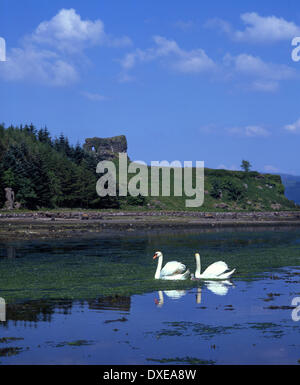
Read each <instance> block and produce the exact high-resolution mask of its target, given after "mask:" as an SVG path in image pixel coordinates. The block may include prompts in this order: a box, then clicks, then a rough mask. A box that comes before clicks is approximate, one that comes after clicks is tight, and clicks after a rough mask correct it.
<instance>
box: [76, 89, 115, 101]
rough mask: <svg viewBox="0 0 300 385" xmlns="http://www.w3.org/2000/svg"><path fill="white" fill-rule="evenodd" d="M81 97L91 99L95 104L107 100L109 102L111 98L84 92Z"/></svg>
mask: <svg viewBox="0 0 300 385" xmlns="http://www.w3.org/2000/svg"><path fill="white" fill-rule="evenodd" d="M81 95H82V96H84V97H85V98H86V99H89V100H91V101H93V102H103V101H105V100H109V98H108V97H107V96H103V95H101V94H98V93H92V92H86V91H83V92H82V93H81Z"/></svg>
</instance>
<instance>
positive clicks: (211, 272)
mask: <svg viewBox="0 0 300 385" xmlns="http://www.w3.org/2000/svg"><path fill="white" fill-rule="evenodd" d="M195 258H196V266H197V267H196V271H195V278H198V279H219V280H224V279H228V278H229V277H230V276H231V275H232V274H233V273H234V272H235V269H233V270H231V271H229V272H227V270H228V266H227V264H226V263H225V262H223V261H218V262H214V263H212V264H211V265H210V266H208V267H207V268H206V269H205V270H204V272H203V273H202V274H201V262H200V254H199V253H196V254H195Z"/></svg>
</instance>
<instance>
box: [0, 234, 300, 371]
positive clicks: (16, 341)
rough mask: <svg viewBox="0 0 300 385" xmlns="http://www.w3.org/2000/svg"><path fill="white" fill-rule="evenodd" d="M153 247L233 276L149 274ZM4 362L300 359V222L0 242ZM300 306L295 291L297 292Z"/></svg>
mask: <svg viewBox="0 0 300 385" xmlns="http://www.w3.org/2000/svg"><path fill="white" fill-rule="evenodd" d="M156 250H161V251H162V252H163V253H164V262H167V261H168V260H179V261H181V262H183V263H185V264H186V265H187V266H188V267H189V268H190V269H191V271H193V270H194V269H195V261H194V253H195V252H196V251H200V254H201V262H202V268H205V267H206V266H207V265H209V264H210V263H213V262H215V261H218V260H224V261H225V262H226V263H227V264H228V265H229V267H230V268H233V267H235V268H236V269H237V271H236V274H235V275H234V276H233V278H232V279H231V281H230V282H226V283H217V282H193V281H184V282H164V281H159V280H154V279H153V276H154V272H155V269H156V261H153V260H152V256H153V254H154V252H155V251H156ZM0 256H1V257H0V297H3V298H4V299H5V300H6V302H7V307H6V319H7V321H6V322H0V363H2V364H17V363H18V364H48V363H49V364H54V363H59V364H71V363H77V364H145V363H146V364H147V363H149V364H158V363H161V364H163V363H168V364H169V363H174V364H182V363H191V364H225V363H240V364H242V363H263V364H266V363H272V364H285V363H290V364H297V363H298V360H299V359H300V339H299V331H300V321H298V322H296V321H294V320H293V319H292V312H293V311H294V314H296V315H297V314H299V315H300V311H299V312H298V313H297V309H294V306H292V300H293V298H295V297H300V286H299V283H300V229H287V230H286V229H279V230H272V231H270V230H269V231H261V230H259V231H245V230H243V231H238V230H234V231H214V232H199V233H189V232H188V233H186V234H183V233H178V232H173V233H166V234H163V233H151V234H140V235H128V236H122V237H121V236H113V237H109V236H107V237H101V238H99V237H97V238H91V239H72V240H66V241H57V240H55V241H47V242H42V241H36V242H18V243H10V244H1V245H0ZM299 305H300V298H299Z"/></svg>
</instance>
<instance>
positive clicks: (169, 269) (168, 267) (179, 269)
mask: <svg viewBox="0 0 300 385" xmlns="http://www.w3.org/2000/svg"><path fill="white" fill-rule="evenodd" d="M185 270H186V266H185V265H184V264H183V263H180V262H177V261H172V262H168V263H166V264H165V266H164V267H163V268H162V269H161V271H160V275H161V276H165V275H173V274H182V273H184V272H185Z"/></svg>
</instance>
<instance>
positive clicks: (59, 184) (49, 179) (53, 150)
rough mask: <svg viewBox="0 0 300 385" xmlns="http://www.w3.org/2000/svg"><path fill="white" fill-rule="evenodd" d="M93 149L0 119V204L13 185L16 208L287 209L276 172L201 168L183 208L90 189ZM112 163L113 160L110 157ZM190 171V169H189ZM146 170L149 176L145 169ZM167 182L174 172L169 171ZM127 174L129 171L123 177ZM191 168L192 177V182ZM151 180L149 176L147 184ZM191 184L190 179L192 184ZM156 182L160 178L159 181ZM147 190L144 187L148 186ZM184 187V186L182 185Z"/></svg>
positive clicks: (173, 201)
mask: <svg viewBox="0 0 300 385" xmlns="http://www.w3.org/2000/svg"><path fill="white" fill-rule="evenodd" d="M98 160H99V159H98V158H97V154H95V153H94V152H93V151H86V149H85V148H83V147H82V146H80V145H79V144H77V145H76V146H75V147H74V146H72V145H70V144H69V141H68V138H66V137H64V135H63V134H61V135H60V137H59V138H54V139H53V138H51V136H50V133H49V131H48V130H47V128H44V129H40V130H37V129H36V128H35V127H34V126H33V125H30V126H27V125H25V126H24V127H23V126H20V127H13V126H10V127H8V128H6V127H5V126H4V125H3V124H2V125H1V124H0V208H2V207H4V205H5V194H4V189H5V188H6V187H10V188H12V189H13V191H14V193H15V197H16V201H17V202H18V203H19V205H18V206H19V207H21V209H33V210H36V209H39V210H41V209H44V208H46V209H48V208H52V209H62V208H71V209H72V208H73V209H83V208H84V209H108V208H109V209H119V208H121V209H128V210H129V209H134V210H136V209H137V208H140V209H143V210H145V209H149V210H201V211H222V210H238V211H240V210H248V211H253V210H273V211H274V210H276V211H277V210H289V209H295V204H294V202H292V201H290V200H288V199H287V198H286V197H285V195H284V186H283V184H282V182H281V178H280V176H278V175H271V174H260V173H258V172H242V171H227V170H213V169H208V168H206V169H205V186H204V190H205V198H204V204H203V205H202V206H201V207H198V208H190V209H187V208H186V199H191V197H186V196H185V195H183V196H181V197H177V196H174V194H173V193H172V188H171V196H169V197H165V196H162V193H160V194H159V196H157V197H143V196H138V197H132V196H126V197H119V196H117V197H104V198H100V197H99V196H98V195H97V193H96V183H97V180H98V179H99V177H100V175H99V174H97V173H96V166H97V163H98ZM115 162H116V165H117V164H118V160H117V159H116V161H115ZM194 171H195V170H194ZM148 174H149V175H150V172H149V168H148ZM170 175H171V181H170V185H171V187H172V186H173V185H174V173H173V172H172V170H171V173H170ZM132 176H133V175H130V177H129V179H131V178H132ZM195 178H196V175H195V172H194V175H193V181H194V182H196V179H195ZM150 183H151V179H150V178H149V185H150ZM195 184H196V183H194V186H195ZM160 185H161V183H160ZM149 191H150V188H149ZM183 191H184V189H183Z"/></svg>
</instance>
